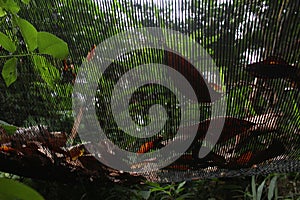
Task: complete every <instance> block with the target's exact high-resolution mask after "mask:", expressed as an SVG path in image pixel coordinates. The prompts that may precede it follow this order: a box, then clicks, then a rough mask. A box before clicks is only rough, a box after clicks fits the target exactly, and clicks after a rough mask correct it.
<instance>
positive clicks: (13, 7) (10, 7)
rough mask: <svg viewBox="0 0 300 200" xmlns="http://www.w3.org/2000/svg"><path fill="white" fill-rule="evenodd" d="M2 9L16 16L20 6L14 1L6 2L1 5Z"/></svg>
mask: <svg viewBox="0 0 300 200" xmlns="http://www.w3.org/2000/svg"><path fill="white" fill-rule="evenodd" d="M2 8H4V9H5V10H7V11H10V12H12V13H13V14H17V13H18V12H19V11H20V6H19V5H18V4H17V3H16V2H15V1H14V0H7V1H6V2H5V3H4V4H3V6H2Z"/></svg>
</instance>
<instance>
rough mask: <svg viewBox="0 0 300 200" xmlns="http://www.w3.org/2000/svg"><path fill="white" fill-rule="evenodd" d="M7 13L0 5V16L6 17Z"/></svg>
mask: <svg viewBox="0 0 300 200" xmlns="http://www.w3.org/2000/svg"><path fill="white" fill-rule="evenodd" d="M6 14H7V13H6V12H5V10H3V8H1V7H0V17H4V16H5V15H6Z"/></svg>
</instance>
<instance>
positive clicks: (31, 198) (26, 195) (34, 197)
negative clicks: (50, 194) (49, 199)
mask: <svg viewBox="0 0 300 200" xmlns="http://www.w3.org/2000/svg"><path fill="white" fill-rule="evenodd" d="M0 199H6V200H15V199H20V200H43V199H44V198H43V197H42V196H41V195H40V194H39V193H38V192H37V191H35V190H34V189H32V188H30V187H28V186H27V185H25V184H23V183H20V182H18V181H15V180H12V179H6V178H0Z"/></svg>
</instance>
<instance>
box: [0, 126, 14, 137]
mask: <svg viewBox="0 0 300 200" xmlns="http://www.w3.org/2000/svg"><path fill="white" fill-rule="evenodd" d="M0 127H2V128H3V129H4V130H5V132H6V133H7V134H8V135H13V134H14V133H15V132H16V131H17V127H16V126H12V125H4V124H0Z"/></svg>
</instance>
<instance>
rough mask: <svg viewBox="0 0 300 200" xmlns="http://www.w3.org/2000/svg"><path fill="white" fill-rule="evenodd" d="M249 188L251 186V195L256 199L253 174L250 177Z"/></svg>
mask: <svg viewBox="0 0 300 200" xmlns="http://www.w3.org/2000/svg"><path fill="white" fill-rule="evenodd" d="M251 188H252V197H253V199H255V200H256V182H255V176H252V178H251Z"/></svg>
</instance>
